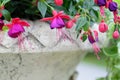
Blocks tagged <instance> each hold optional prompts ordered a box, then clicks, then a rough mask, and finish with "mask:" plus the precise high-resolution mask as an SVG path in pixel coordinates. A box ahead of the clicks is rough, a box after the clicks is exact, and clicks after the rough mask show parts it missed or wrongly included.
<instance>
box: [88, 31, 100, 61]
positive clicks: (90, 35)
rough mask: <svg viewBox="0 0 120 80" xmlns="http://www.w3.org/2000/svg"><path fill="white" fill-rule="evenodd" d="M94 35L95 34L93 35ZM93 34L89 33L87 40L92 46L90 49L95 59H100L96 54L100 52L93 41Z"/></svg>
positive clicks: (94, 40)
mask: <svg viewBox="0 0 120 80" xmlns="http://www.w3.org/2000/svg"><path fill="white" fill-rule="evenodd" d="M95 34H96V33H95ZM95 34H94V35H93V34H92V33H91V31H89V33H88V40H89V42H90V43H91V44H92V47H93V49H94V52H95V55H96V56H97V59H100V57H99V56H98V53H99V52H100V48H99V46H98V45H97V44H96V42H97V40H96V39H95V37H94V36H95Z"/></svg>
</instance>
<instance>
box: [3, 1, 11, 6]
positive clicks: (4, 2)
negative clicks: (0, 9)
mask: <svg viewBox="0 0 120 80" xmlns="http://www.w3.org/2000/svg"><path fill="white" fill-rule="evenodd" d="M9 1H10V0H4V1H3V2H2V5H5V4H6V3H8V2H9Z"/></svg>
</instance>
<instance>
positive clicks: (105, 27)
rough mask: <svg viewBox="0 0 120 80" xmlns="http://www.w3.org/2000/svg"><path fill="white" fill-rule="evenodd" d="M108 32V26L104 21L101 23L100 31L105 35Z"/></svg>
mask: <svg viewBox="0 0 120 80" xmlns="http://www.w3.org/2000/svg"><path fill="white" fill-rule="evenodd" d="M107 30H108V25H107V24H106V23H105V22H104V20H102V21H101V23H100V24H99V31H100V32H102V33H104V32H106V31H107Z"/></svg>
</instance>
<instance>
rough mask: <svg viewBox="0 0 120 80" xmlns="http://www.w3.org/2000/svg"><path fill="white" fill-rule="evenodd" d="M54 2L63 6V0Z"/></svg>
mask: <svg viewBox="0 0 120 80" xmlns="http://www.w3.org/2000/svg"><path fill="white" fill-rule="evenodd" d="M54 2H55V4H56V5H57V6H62V4H63V0H54Z"/></svg>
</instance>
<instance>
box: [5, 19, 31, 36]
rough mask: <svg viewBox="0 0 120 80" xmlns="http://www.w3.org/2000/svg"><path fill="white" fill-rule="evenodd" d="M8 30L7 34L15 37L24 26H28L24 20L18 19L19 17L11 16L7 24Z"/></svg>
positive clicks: (22, 30) (21, 31) (20, 32)
mask: <svg viewBox="0 0 120 80" xmlns="http://www.w3.org/2000/svg"><path fill="white" fill-rule="evenodd" d="M7 26H8V28H9V31H8V35H9V36H10V37H12V38H17V37H18V36H19V35H21V34H22V33H23V32H25V30H24V26H26V27H27V26H30V25H29V23H27V22H26V21H23V20H20V18H13V19H12V21H11V23H10V24H7Z"/></svg>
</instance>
